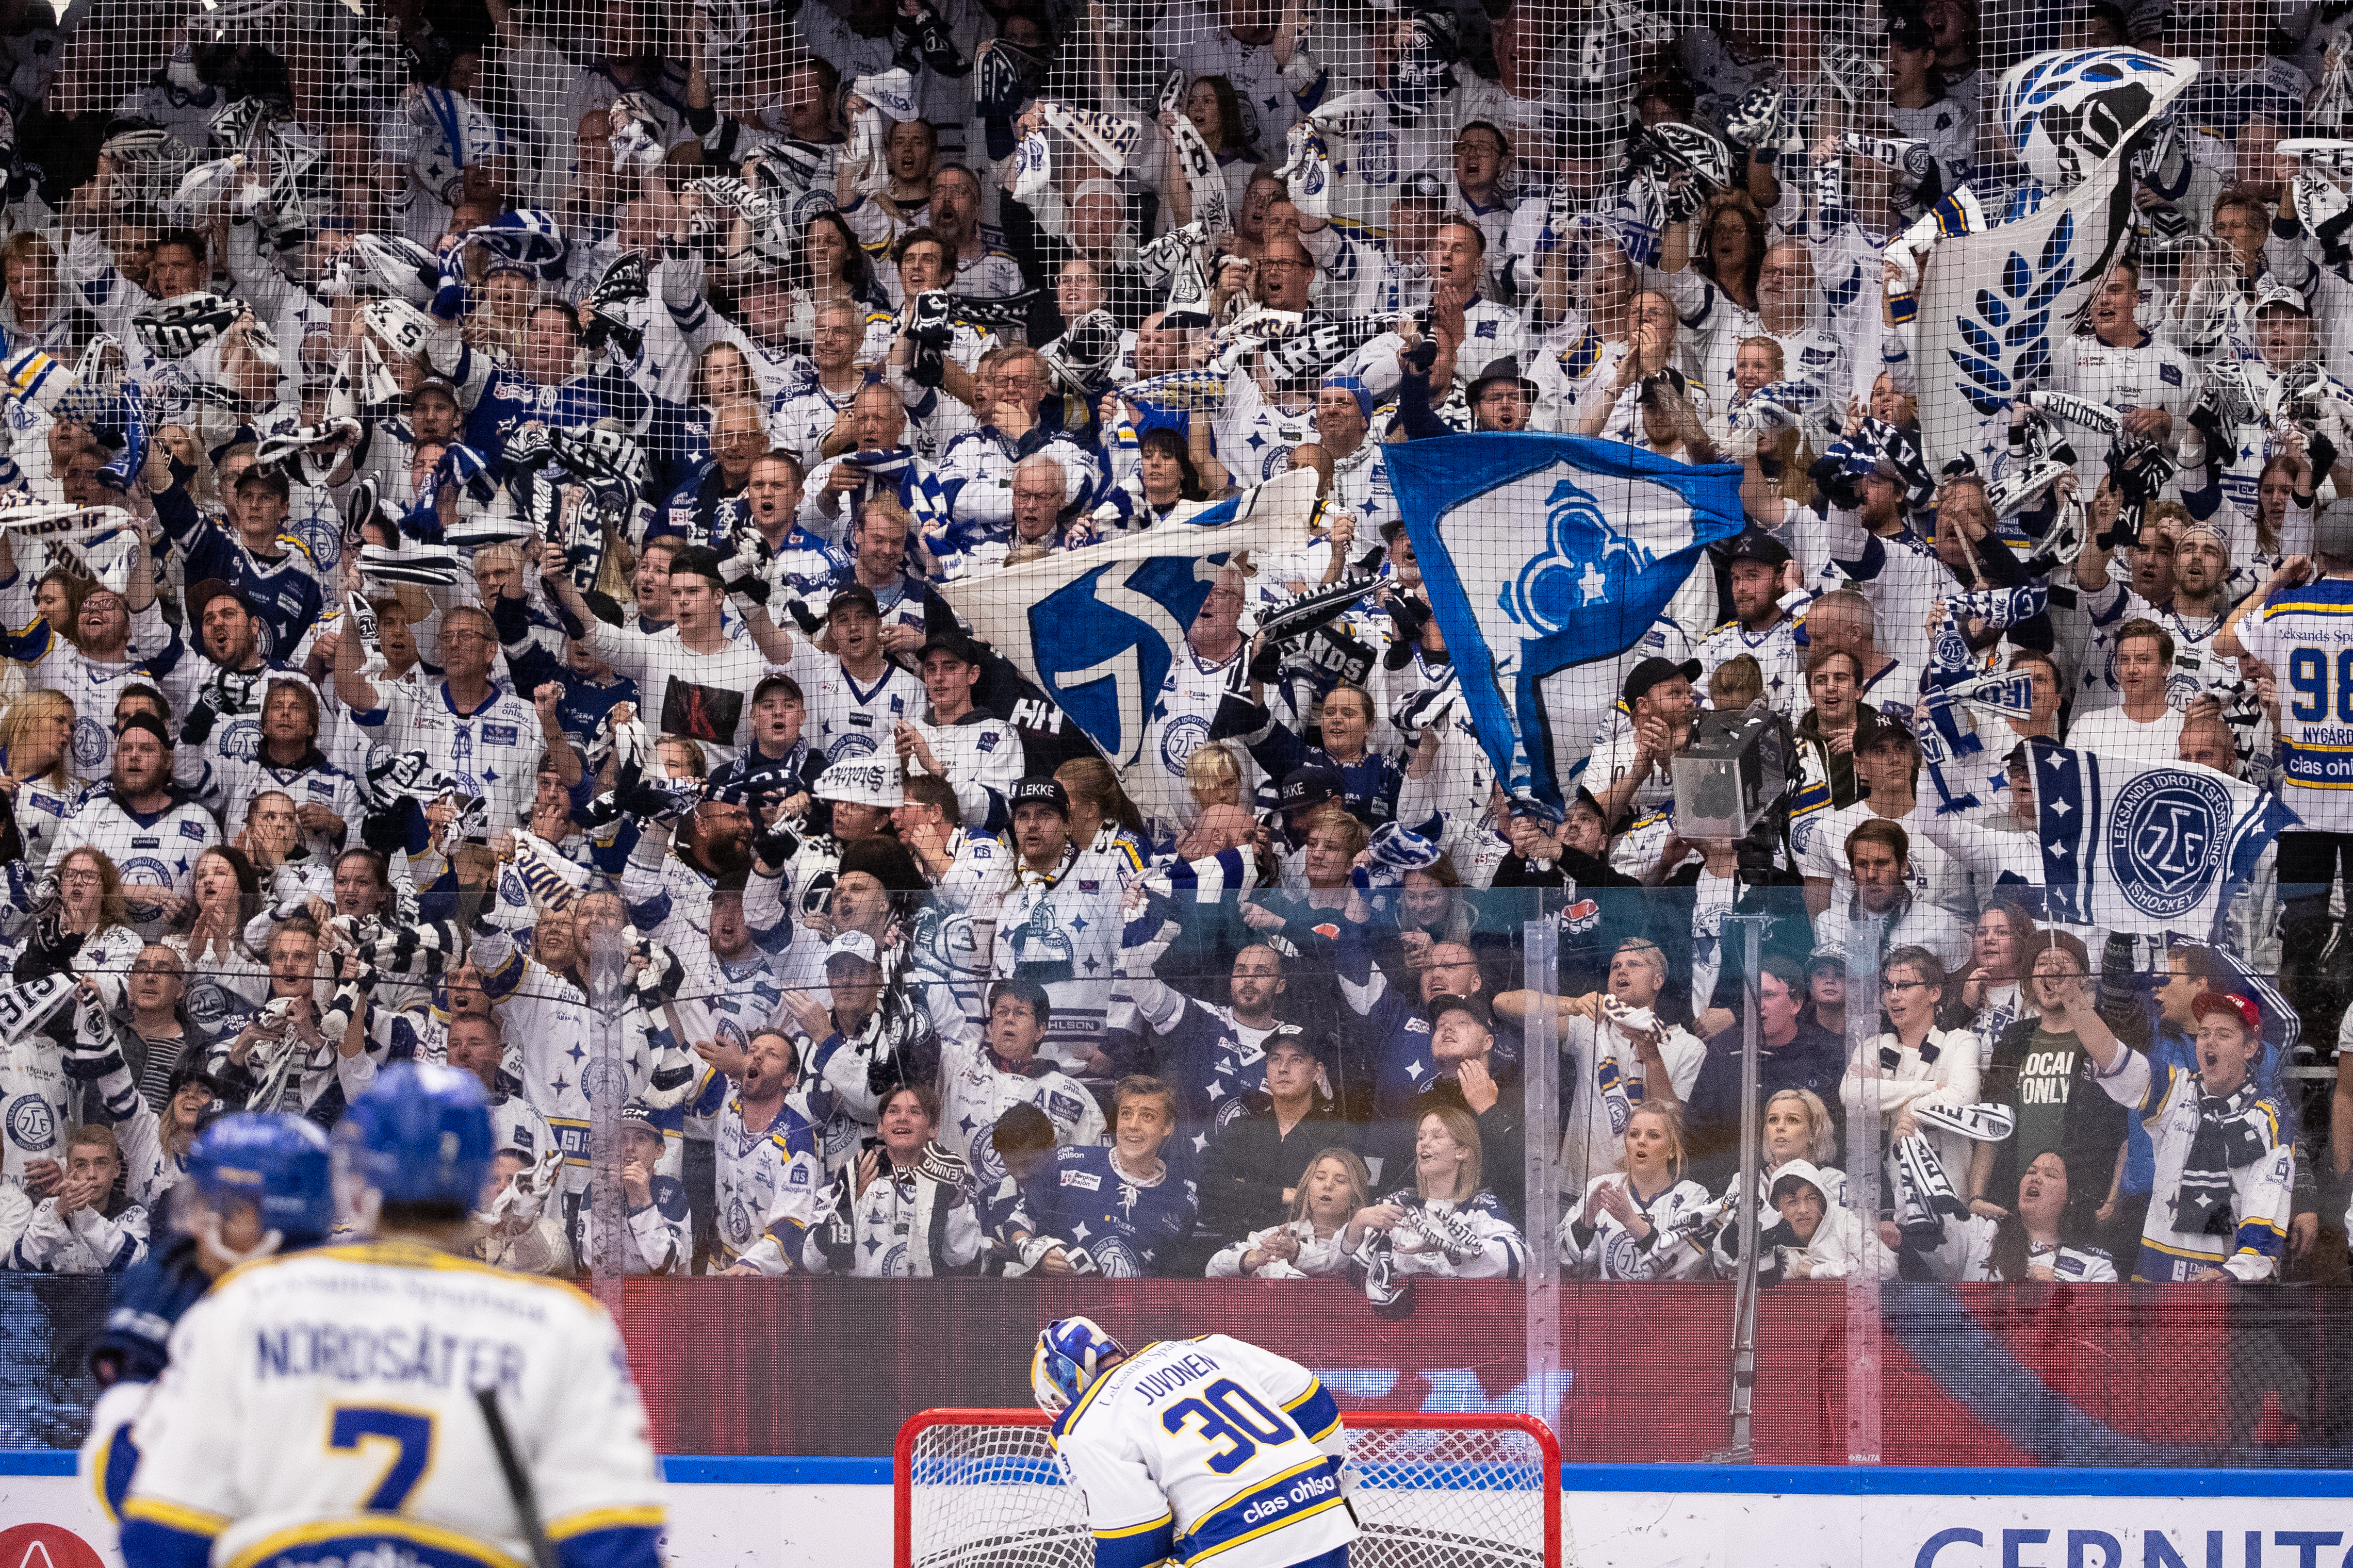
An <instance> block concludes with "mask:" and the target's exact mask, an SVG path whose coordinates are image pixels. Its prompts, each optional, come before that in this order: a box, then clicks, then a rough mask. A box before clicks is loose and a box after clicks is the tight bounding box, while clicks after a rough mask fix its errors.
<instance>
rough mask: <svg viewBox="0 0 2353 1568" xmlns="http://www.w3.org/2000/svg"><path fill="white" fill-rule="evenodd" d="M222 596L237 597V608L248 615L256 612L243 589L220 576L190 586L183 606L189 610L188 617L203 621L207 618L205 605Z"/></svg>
mask: <svg viewBox="0 0 2353 1568" xmlns="http://www.w3.org/2000/svg"><path fill="white" fill-rule="evenodd" d="M221 598H228V599H235V600H236V601H237V608H238V609H241V610H243V611H244V612H245V613H246V614H247V615H248V616H250V615H253V614H254V613H255V611H254V608H253V601H252V600H251V599H248V598H247V597H246V596H245V594H244V593H243V591H242V590H240V589H238V588H237V585H236V584H232V583H226V582H223V581H222V580H221V579H220V578H218V577H207V578H206V579H205V580H204V581H203V582H201V583H198V584H196V585H195V587H193V588H190V589H189V590H188V594H187V597H186V599H185V601H184V603H183V606H182V607H183V608H185V610H186V611H187V614H188V619H190V620H192V621H202V620H203V619H204V618H205V606H206V605H209V604H211V603H212V602H213V601H214V600H215V599H221Z"/></svg>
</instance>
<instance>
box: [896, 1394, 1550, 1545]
mask: <svg viewBox="0 0 2353 1568" xmlns="http://www.w3.org/2000/svg"><path fill="white" fill-rule="evenodd" d="M1010 1414H1011V1415H1012V1416H1013V1417H1014V1419H1012V1420H1009V1421H1006V1422H1002V1423H998V1424H990V1425H983V1424H976V1423H966V1422H964V1421H957V1422H955V1423H953V1424H948V1423H943V1424H941V1425H935V1426H924V1427H923V1429H922V1430H921V1431H920V1432H918V1433H917V1434H916V1435H915V1436H914V1439H913V1451H912V1458H911V1459H908V1460H907V1461H906V1462H905V1463H904V1465H903V1473H902V1474H901V1476H900V1477H899V1479H898V1481H897V1485H898V1486H899V1488H900V1489H901V1493H902V1498H904V1499H906V1500H908V1503H909V1506H910V1507H911V1509H912V1513H911V1516H910V1527H909V1536H908V1540H907V1541H906V1542H904V1543H903V1550H902V1554H901V1557H900V1560H899V1561H900V1565H901V1568H1088V1565H1089V1564H1091V1563H1093V1562H1094V1538H1093V1536H1092V1533H1091V1532H1090V1531H1089V1530H1088V1526H1087V1511H1086V1500H1085V1498H1084V1497H1083V1496H1082V1494H1081V1493H1080V1492H1079V1491H1078V1490H1077V1489H1076V1488H1074V1487H1072V1486H1071V1485H1070V1484H1069V1483H1068V1481H1067V1480H1066V1479H1065V1477H1064V1474H1063V1471H1062V1469H1061V1464H1060V1459H1058V1458H1056V1457H1055V1455H1054V1452H1053V1449H1052V1447H1051V1446H1050V1444H1049V1442H1048V1440H1047V1433H1046V1430H1045V1428H1044V1427H1043V1426H1041V1425H1039V1424H1037V1423H1036V1422H1034V1421H1031V1420H1029V1418H1028V1417H1027V1416H1026V1415H1024V1414H1023V1413H1021V1412H1012V1413H1010ZM1375 1419H1376V1420H1377V1421H1378V1422H1380V1425H1378V1426H1365V1425H1362V1424H1360V1423H1359V1422H1358V1421H1356V1419H1355V1418H1351V1420H1350V1424H1349V1427H1348V1462H1349V1467H1350V1468H1351V1469H1352V1470H1354V1472H1355V1482H1354V1487H1355V1489H1354V1491H1353V1492H1352V1493H1351V1494H1350V1502H1351V1504H1352V1506H1353V1507H1354V1508H1355V1510H1356V1518H1357V1521H1358V1523H1359V1524H1360V1525H1361V1527H1362V1528H1363V1530H1364V1532H1365V1533H1364V1536H1363V1538H1362V1539H1360V1540H1359V1541H1358V1542H1356V1545H1355V1546H1353V1547H1352V1548H1351V1549H1350V1551H1349V1561H1350V1562H1352V1563H1367V1564H1371V1565H1373V1568H1557V1565H1558V1564H1560V1563H1563V1562H1564V1561H1566V1559H1564V1558H1563V1557H1562V1556H1561V1555H1560V1554H1558V1552H1556V1550H1555V1549H1554V1547H1553V1546H1552V1544H1551V1543H1549V1542H1547V1541H1546V1521H1545V1496H1546V1490H1547V1489H1549V1488H1551V1487H1553V1486H1555V1485H1556V1484H1557V1478H1556V1476H1555V1475H1554V1474H1553V1472H1552V1470H1551V1468H1548V1467H1547V1466H1546V1463H1545V1455H1544V1451H1543V1447H1542V1445H1541V1444H1540V1442H1539V1440H1538V1439H1537V1438H1536V1436H1535V1435H1533V1434H1531V1433H1529V1432H1527V1431H1525V1430H1522V1429H1518V1428H1514V1427H1463V1426H1450V1425H1449V1424H1448V1422H1447V1420H1446V1418H1445V1417H1444V1416H1442V1415H1430V1416H1419V1417H1417V1416H1381V1417H1376V1418H1375ZM905 1454H906V1450H905V1449H904V1447H903V1446H902V1456H903V1455H905Z"/></svg>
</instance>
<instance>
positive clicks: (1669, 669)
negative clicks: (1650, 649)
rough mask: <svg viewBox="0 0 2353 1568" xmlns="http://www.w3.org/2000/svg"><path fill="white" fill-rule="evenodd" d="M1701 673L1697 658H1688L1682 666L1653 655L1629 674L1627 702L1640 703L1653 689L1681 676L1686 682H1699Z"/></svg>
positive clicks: (1668, 659) (1627, 679) (1627, 678)
mask: <svg viewBox="0 0 2353 1568" xmlns="http://www.w3.org/2000/svg"><path fill="white" fill-rule="evenodd" d="M1699 671H1700V663H1699V660H1697V659H1695V658H1687V659H1685V660H1683V662H1682V663H1681V664H1677V663H1676V662H1675V661H1674V660H1672V659H1671V658H1658V657H1657V656H1656V655H1653V656H1652V657H1651V658H1646V659H1644V660H1643V661H1642V662H1641V663H1640V664H1638V665H1636V666H1635V667H1634V668H1632V669H1631V670H1630V671H1628V672H1627V675H1626V700H1627V701H1628V702H1639V701H1641V700H1642V699H1643V698H1644V697H1645V696H1647V695H1648V694H1649V692H1650V690H1651V688H1652V687H1654V686H1660V685H1663V684H1664V683H1666V682H1667V681H1670V680H1672V679H1675V677H1677V676H1679V675H1680V676H1682V677H1683V679H1685V680H1697V679H1699Z"/></svg>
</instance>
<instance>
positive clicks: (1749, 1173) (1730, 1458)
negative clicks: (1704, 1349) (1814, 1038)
mask: <svg viewBox="0 0 2353 1568" xmlns="http://www.w3.org/2000/svg"><path fill="white" fill-rule="evenodd" d="M1772 923H1773V921H1772V917H1771V916H1769V915H1729V916H1726V917H1725V921H1724V925H1723V929H1722V931H1720V932H1719V935H1718V942H1719V947H1720V946H1721V944H1722V943H1723V942H1729V941H1730V940H1731V939H1732V936H1733V934H1734V933H1735V931H1738V933H1739V935H1740V937H1741V941H1742V949H1741V959H1740V973H1741V986H1740V1180H1739V1182H1738V1184H1736V1185H1735V1186H1734V1188H1733V1191H1734V1192H1736V1193H1740V1194H1754V1193H1755V1192H1756V1191H1757V1180H1758V1176H1759V1172H1758V1169H1757V1166H1758V1163H1759V1160H1760V1157H1761V1154H1760V1150H1759V1148H1758V1142H1759V1140H1758V1136H1757V1133H1758V1128H1757V1073H1758V1058H1759V1056H1760V1054H1761V1053H1762V1051H1763V1049H1764V1044H1765V1041H1764V1029H1763V1026H1762V1024H1761V1023H1760V1022H1759V1020H1758V1018H1757V1002H1758V996H1757V981H1758V970H1757V966H1758V964H1760V963H1762V962H1763V961H1764V950H1765V932H1766V931H1767V928H1768V927H1769V926H1771V925H1772ZM1736 1223H1737V1224H1738V1225H1739V1226H1740V1268H1739V1271H1738V1272H1737V1273H1736V1275H1735V1276H1734V1279H1735V1283H1734V1287H1733V1294H1732V1444H1731V1446H1730V1447H1727V1448H1726V1449H1725V1451H1724V1452H1723V1453H1721V1454H1714V1455H1711V1456H1709V1458H1711V1459H1713V1460H1714V1461H1715V1462H1716V1463H1718V1464H1726V1465H1747V1464H1754V1463H1755V1462H1756V1459H1757V1445H1756V1439H1755V1435H1754V1432H1753V1430H1752V1427H1751V1416H1752V1415H1753V1410H1754V1399H1755V1394H1756V1387H1757V1204H1756V1202H1755V1200H1754V1199H1753V1198H1750V1199H1749V1200H1748V1201H1746V1202H1743V1203H1741V1204H1740V1205H1739V1206H1738V1213H1737V1215H1736Z"/></svg>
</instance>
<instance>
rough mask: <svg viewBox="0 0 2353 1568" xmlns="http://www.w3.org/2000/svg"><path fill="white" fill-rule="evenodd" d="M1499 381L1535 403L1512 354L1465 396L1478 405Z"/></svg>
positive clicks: (1493, 364)
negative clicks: (1514, 386)
mask: <svg viewBox="0 0 2353 1568" xmlns="http://www.w3.org/2000/svg"><path fill="white" fill-rule="evenodd" d="M1482 123H1483V121H1482ZM1499 381H1515V382H1517V383H1519V384H1520V392H1521V395H1524V396H1525V397H1526V398H1527V399H1528V401H1529V402H1531V403H1533V402H1535V397H1536V384H1535V382H1533V381H1530V380H1529V379H1528V378H1527V377H1526V376H1525V375H1522V374H1520V362H1519V360H1518V359H1517V358H1516V357H1514V355H1511V354H1504V356H1502V357H1501V358H1499V359H1491V360H1489V361H1488V362H1487V368H1486V369H1484V370H1482V371H1481V372H1480V373H1479V378H1478V379H1477V380H1476V381H1473V382H1472V384H1471V390H1470V391H1469V392H1468V393H1467V394H1466V396H1468V397H1469V399H1470V400H1471V401H1472V402H1473V403H1476V402H1478V401H1479V395H1480V394H1481V393H1482V392H1484V391H1486V389H1487V388H1488V387H1489V386H1490V385H1492V384H1494V383H1496V382H1499Z"/></svg>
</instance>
